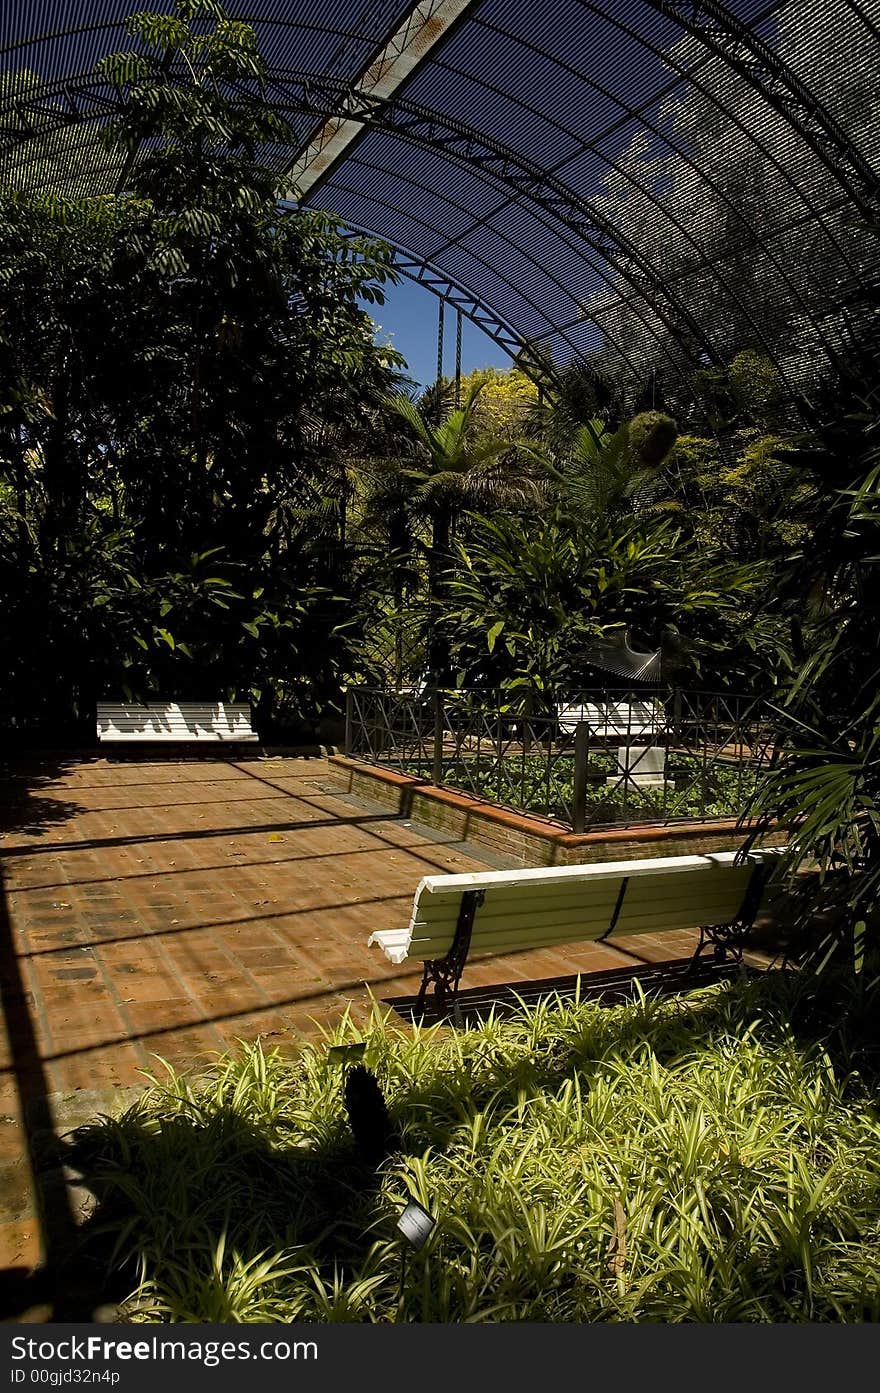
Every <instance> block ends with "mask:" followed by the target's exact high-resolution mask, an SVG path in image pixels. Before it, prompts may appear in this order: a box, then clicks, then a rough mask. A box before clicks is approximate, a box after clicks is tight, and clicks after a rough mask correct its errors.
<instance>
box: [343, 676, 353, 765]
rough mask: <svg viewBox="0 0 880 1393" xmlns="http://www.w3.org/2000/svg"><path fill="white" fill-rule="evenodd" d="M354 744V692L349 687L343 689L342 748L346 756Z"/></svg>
mask: <svg viewBox="0 0 880 1393" xmlns="http://www.w3.org/2000/svg"><path fill="white" fill-rule="evenodd" d="M353 744H354V692H353V691H352V690H351V687H346V689H345V744H344V746H343V748H344V750H345V753H346V754H347V755H350V754H351V751H352V748H353Z"/></svg>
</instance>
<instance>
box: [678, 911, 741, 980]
mask: <svg viewBox="0 0 880 1393" xmlns="http://www.w3.org/2000/svg"><path fill="white" fill-rule="evenodd" d="M747 932H748V930H747V929H746V927H745V926H744V925H743V924H741V923H740V922H739V920H737V919H734V920H733V922H732V923H730V924H702V925H701V926H700V941H699V943H698V944H697V947H696V950H695V952H694V955H693V957H692V958H691V960H690V962H689V964H688V968H687V970H688V972H693V970H694V969H695V967H696V965H697V962H698V960H699V958H700V955H701V954H702V952H703V949H704V948H705V947H706V945H707V944H711V945H712V956H713V957H714V959H715V961H716V962H717V963H723V962H727V960H728V958H730V959H731V960H732V961H733V962H735V963H741V962H742V956H743V949H744V947H745V940H746V933H747Z"/></svg>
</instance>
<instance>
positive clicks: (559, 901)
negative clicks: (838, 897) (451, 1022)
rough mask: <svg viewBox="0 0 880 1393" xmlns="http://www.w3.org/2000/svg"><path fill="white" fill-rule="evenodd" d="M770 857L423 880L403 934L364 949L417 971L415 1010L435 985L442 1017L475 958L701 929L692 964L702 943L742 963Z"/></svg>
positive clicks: (726, 854) (767, 852)
mask: <svg viewBox="0 0 880 1393" xmlns="http://www.w3.org/2000/svg"><path fill="white" fill-rule="evenodd" d="M779 854H780V853H779V851H778V850H777V849H775V848H774V849H772V850H771V849H762V850H760V851H753V852H750V853H749V855H748V856H747V857H746V858H745V859H744V860H740V858H739V857H738V855H737V853H736V852H733V851H722V852H714V853H712V854H710V855H705V856H668V857H658V858H654V859H646V860H642V861H606V862H604V863H597V864H595V865H587V866H558V867H552V868H550V869H547V870H526V871H479V872H476V873H473V874H469V875H435V876H428V877H426V879H424V880H422V881H421V882H420V884H419V887H418V889H417V890H416V894H415V899H414V900H413V909H412V915H411V917H410V922H409V925H408V927H407V928H405V929H382V930H380V931H378V932H377V933H374V934H371V935H370V939H369V943H370V944H371V945H372V944H375V945H376V946H377V947H379V948H381V949H382V951H383V953H384V954H385V956H386V957H387V958H388V959H389V960H390V961H391V962H392V963H394V964H396V965H399V964H401V963H404V962H407V961H409V960H411V959H416V960H418V961H421V962H423V963H424V973H423V977H422V986H421V990H420V992H419V997H418V1002H417V1005H416V1010H417V1011H421V1010H422V1008H423V1007H424V1003H425V995H426V992H427V989H428V985H429V984H430V983H431V982H433V984H434V993H435V999H436V1002H437V1005H438V1007H439V1008H440V1010H441V1011H446V1009H447V1007H448V1005H449V1004H450V1002H451V1003H452V1005H453V1008H454V1009H455V998H456V994H457V992H458V984H459V981H460V979H461V974H462V971H463V969H464V965H465V962H466V961H467V958H468V955H469V954H470V953H471V952H474V953H511V952H517V951H521V950H525V949H529V948H552V947H556V946H558V945H559V944H563V943H584V942H590V941H595V940H598V939H605V938H608V937H609V936H610V935H612V934H613V935H614V936H615V937H616V936H618V935H620V934H638V933H662V932H663V931H664V930H668V929H699V930H700V941H699V944H698V945H697V949H696V952H695V953H694V957H693V961H694V962H696V960H697V958H698V957H699V955H700V953H701V952H702V951H703V949H704V947H705V946H706V944H707V943H709V944H711V945H712V947H713V949H714V953H715V956H716V958H718V959H719V960H722V959H724V958H725V957H726V956H727V955H728V954H730V955H732V956H733V958H734V959H735V960H737V961H738V960H740V959H741V958H742V950H743V943H744V939H745V936H746V934H747V932H748V930H749V929H750V928H751V926H752V924H753V922H754V919H755V915H756V914H757V913H758V910H759V909H760V906H761V902H762V898H763V895H764V889H765V884H766V881H767V877H768V875H769V871H770V869H771V867H772V864H773V862H774V860H775V858H776V857H778V856H779Z"/></svg>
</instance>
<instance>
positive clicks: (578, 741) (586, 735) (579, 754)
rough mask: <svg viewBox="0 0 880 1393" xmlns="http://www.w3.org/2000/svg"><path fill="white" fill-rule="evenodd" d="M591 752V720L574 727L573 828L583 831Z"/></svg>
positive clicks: (585, 819) (585, 822)
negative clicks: (588, 760) (588, 759)
mask: <svg viewBox="0 0 880 1393" xmlns="http://www.w3.org/2000/svg"><path fill="white" fill-rule="evenodd" d="M589 753H590V724H589V721H578V723H577V725H576V726H575V728H574V784H573V788H572V794H571V805H572V806H571V828H572V831H573V832H583V831H584V830H585V828H586V825H587V758H588V756H589Z"/></svg>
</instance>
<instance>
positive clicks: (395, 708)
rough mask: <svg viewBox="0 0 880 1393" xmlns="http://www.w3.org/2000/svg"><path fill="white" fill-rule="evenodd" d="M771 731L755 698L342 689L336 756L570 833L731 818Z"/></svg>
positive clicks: (766, 753)
mask: <svg viewBox="0 0 880 1393" xmlns="http://www.w3.org/2000/svg"><path fill="white" fill-rule="evenodd" d="M774 738H775V732H774V730H773V727H772V725H771V723H770V721H769V717H768V713H767V710H766V707H765V705H764V703H763V701H762V700H761V699H760V698H753V697H742V696H730V695H727V694H722V693H705V692H699V693H693V692H683V691H673V692H670V693H668V694H666V695H665V696H664V695H655V694H653V693H652V694H649V695H646V694H645V693H644V692H639V693H636V692H632V691H625V690H610V689H602V690H593V691H581V692H572V693H567V694H566V695H565V696H564V698H561V699H558V700H556V701H552V702H549V701H547V700H546V699H544V698H538V697H536V696H535V695H534V694H530V695H524V696H522V697H515V698H511V697H509V696H508V695H507V694H503V695H499V694H498V693H491V692H473V691H472V692H467V693H462V692H455V691H451V692H449V691H447V692H427V691H419V690H410V691H388V690H382V689H379V688H367V687H358V688H352V689H350V690H349V692H348V697H347V707H346V741H345V749H346V753H347V754H349V755H351V756H352V757H353V758H355V759H361V760H365V761H367V762H369V763H371V764H377V765H382V766H384V767H385V768H390V769H394V770H396V771H397V772H398V773H405V774H413V775H415V776H417V777H419V778H422V779H425V780H427V781H428V782H430V783H433V784H435V785H437V786H439V787H444V788H450V789H456V790H458V791H459V792H463V793H470V794H473V795H474V796H476V797H478V798H481V799H486V800H489V801H491V802H493V803H498V804H500V805H501V806H503V807H507V808H512V809H514V810H515V811H518V812H528V813H535V814H538V815H540V816H543V817H546V818H549V819H551V820H552V821H554V822H559V823H562V824H563V825H564V826H567V827H569V828H571V829H572V830H573V831H575V832H582V831H585V830H587V829H589V828H593V827H596V828H598V827H627V826H632V825H634V824H636V823H638V824H646V823H647V824H655V825H662V824H667V823H674V822H686V821H693V820H698V821H712V820H717V819H723V818H730V817H739V816H741V815H742V814H743V813H744V812H745V811H746V810H747V807H748V805H749V802H750V800H751V797H752V795H753V793H754V791H755V788H756V786H757V783H758V779H759V776H760V773H761V771H762V769H763V768H765V767H766V765H767V764H768V763H769V760H770V757H771V754H772V751H773V747H774Z"/></svg>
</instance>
